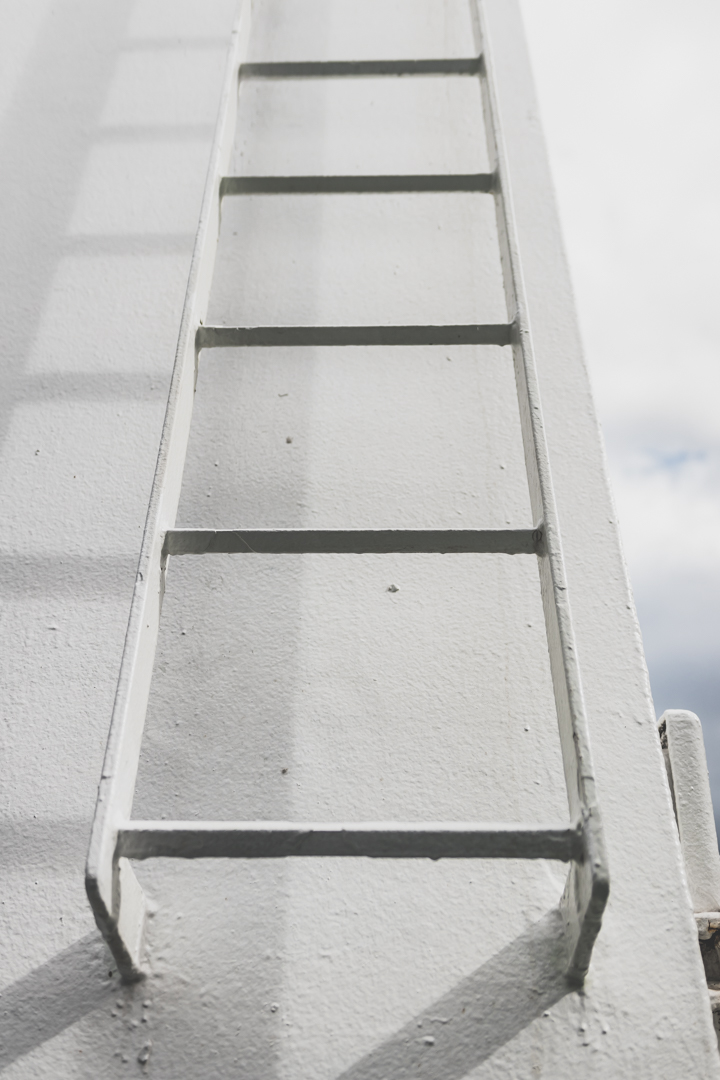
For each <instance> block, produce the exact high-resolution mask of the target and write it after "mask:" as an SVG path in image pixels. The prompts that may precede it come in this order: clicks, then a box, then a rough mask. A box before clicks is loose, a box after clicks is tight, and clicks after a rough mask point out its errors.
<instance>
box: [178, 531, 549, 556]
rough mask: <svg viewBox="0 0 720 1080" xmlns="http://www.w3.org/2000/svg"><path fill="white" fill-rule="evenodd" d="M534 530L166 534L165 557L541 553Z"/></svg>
mask: <svg viewBox="0 0 720 1080" xmlns="http://www.w3.org/2000/svg"><path fill="white" fill-rule="evenodd" d="M543 551H544V548H543V530H542V528H536V529H169V530H168V531H167V532H166V533H165V540H164V543H163V554H164V555H211V554H257V555H310V554H319V555H328V554H334V555H390V554H403V555H410V554H433V555H434V554H439V555H446V554H471V553H477V554H503V555H541V554H543Z"/></svg>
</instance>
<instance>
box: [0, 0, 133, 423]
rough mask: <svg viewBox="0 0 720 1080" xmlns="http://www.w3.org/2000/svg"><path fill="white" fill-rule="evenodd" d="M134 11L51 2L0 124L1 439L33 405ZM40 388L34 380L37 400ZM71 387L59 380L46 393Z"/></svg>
mask: <svg viewBox="0 0 720 1080" xmlns="http://www.w3.org/2000/svg"><path fill="white" fill-rule="evenodd" d="M131 8H132V2H131V0H113V2H110V0H102V2H98V0H64V2H62V3H55V4H52V5H50V10H49V13H48V17H47V18H46V20H45V22H44V25H43V26H42V29H41V31H40V33H39V34H38V37H37V41H36V45H35V48H34V50H33V52H32V54H31V56H30V57H29V58H28V62H27V63H26V65H25V71H24V75H23V77H22V79H21V80H20V82H19V84H18V88H17V92H16V94H15V96H14V99H13V102H12V105H11V106H10V108H9V109H8V111H7V113H6V115H5V117H4V118H3V122H2V124H0V147H1V148H2V151H3V153H2V154H1V155H0V201H1V202H2V205H3V207H4V209H5V215H4V221H3V257H2V259H1V260H0V293H2V295H3V298H4V303H5V305H6V308H5V311H6V316H5V318H4V319H3V322H2V326H3V343H4V346H5V347H4V350H3V361H4V371H3V384H4V393H3V400H2V405H0V441H2V440H4V438H5V435H6V432H7V428H8V424H9V422H10V419H11V417H12V413H13V409H14V408H15V406H16V405H17V404H18V402H20V401H24V400H26V398H27V391H28V387H27V386H26V383H25V362H26V360H27V357H28V355H29V352H30V349H31V348H32V344H33V341H34V339H35V336H36V334H37V331H38V326H39V320H40V317H41V314H42V312H43V310H44V308H45V303H46V299H47V296H48V293H49V291H50V288H51V285H52V280H53V277H54V275H55V272H56V269H57V266H58V263H59V261H60V259H61V258H62V256H63V255H64V254H65V253H66V248H67V239H66V232H67V226H68V222H69V221H70V217H71V214H72V212H73V208H74V206H75V201H76V198H77V194H78V191H79V188H80V183H81V179H82V176H83V173H84V170H85V167H86V161H87V157H88V154H89V152H90V148H91V146H92V145H93V142H94V140H95V139H96V137H97V132H96V125H97V121H98V116H99V113H100V110H101V109H102V106H103V103H104V101H105V97H106V91H107V87H108V85H109V83H110V79H111V78H112V74H113V71H114V68H115V63H114V61H115V54H116V51H117V47H118V44H117V43H118V41H121V40H122V30H123V28H124V26H125V24H126V22H127V20H128V17H129V14H130V11H131ZM59 42H61V47H58V43H59ZM58 87H61V88H62V92H58ZM28 118H31V119H30V121H29V120H28ZM18 146H20V147H23V153H22V154H18V153H17V152H16V150H17V147H18ZM14 151H15V152H14ZM50 175H51V176H52V183H51V185H50V186H48V176H50ZM55 382H57V380H55ZM61 382H62V380H61ZM34 389H37V388H36V384H35V382H33V381H32V380H31V385H30V391H31V393H32V391H33V390H34ZM66 389H67V387H65V386H64V384H63V385H61V386H55V383H53V386H51V387H45V388H43V391H42V395H43V396H44V397H46V396H48V395H49V394H52V392H53V390H59V391H63V390H66Z"/></svg>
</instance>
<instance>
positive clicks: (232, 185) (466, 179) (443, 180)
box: [220, 173, 495, 199]
mask: <svg viewBox="0 0 720 1080" xmlns="http://www.w3.org/2000/svg"><path fill="white" fill-rule="evenodd" d="M494 184H495V176H494V175H493V173H438V174H435V175H422V174H418V175H412V174H411V175H408V176H399V175H393V176H223V178H222V180H221V181H220V198H221V199H222V198H224V197H225V196H226V195H379V194H383V195H387V194H392V193H393V192H400V193H402V194H407V193H409V192H411V191H418V192H423V191H428V192H431V191H438V192H440V191H444V192H452V191H480V192H485V193H490V192H491V191H492V190H493V186H494Z"/></svg>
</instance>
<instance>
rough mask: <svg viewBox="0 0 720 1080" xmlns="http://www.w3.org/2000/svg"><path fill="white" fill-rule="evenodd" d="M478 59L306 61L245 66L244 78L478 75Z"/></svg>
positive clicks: (242, 77)
mask: <svg viewBox="0 0 720 1080" xmlns="http://www.w3.org/2000/svg"><path fill="white" fill-rule="evenodd" d="M480 65H481V58H480V57H479V56H469V57H457V58H454V59H435V60H310V61H307V60H304V61H300V62H297V61H281V62H279V63H262V64H242V65H241V67H240V78H241V79H328V78H331V79H342V78H354V79H357V78H362V77H366V78H367V77H373V76H378V75H479V74H480Z"/></svg>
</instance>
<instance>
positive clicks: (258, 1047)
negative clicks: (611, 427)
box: [0, 0, 718, 1080]
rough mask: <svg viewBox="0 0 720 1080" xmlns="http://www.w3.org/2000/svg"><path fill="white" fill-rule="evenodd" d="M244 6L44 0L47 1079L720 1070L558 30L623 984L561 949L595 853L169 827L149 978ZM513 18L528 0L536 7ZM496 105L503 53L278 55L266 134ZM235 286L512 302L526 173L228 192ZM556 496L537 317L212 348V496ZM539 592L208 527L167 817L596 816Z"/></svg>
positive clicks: (591, 578)
mask: <svg viewBox="0 0 720 1080" xmlns="http://www.w3.org/2000/svg"><path fill="white" fill-rule="evenodd" d="M233 6H234V5H233V4H231V3H229V2H226V0H222V2H221V0H212V2H208V0H204V2H203V3H202V4H199V3H190V2H189V0H174V2H173V3H163V2H161V0H136V2H135V3H131V2H130V0H126V2H117V0H114V2H113V3H112V4H110V3H107V2H106V0H93V2H92V3H90V2H89V0H74V2H73V0H58V2H57V3H54V4H47V5H42V4H37V5H32V6H30V7H29V9H28V10H27V11H26V10H25V9H17V6H16V5H10V4H5V5H4V9H5V10H4V11H3V17H4V25H5V26H6V27H8V28H9V29H8V32H7V34H6V37H5V39H4V40H3V43H2V46H0V47H1V48H2V50H3V52H5V51H7V56H8V63H7V67H4V68H3V70H4V72H5V73H9V74H4V76H3V79H4V81H3V82H2V84H0V107H2V110H3V112H2V115H1V116H0V141H1V142H2V151H3V153H2V157H1V158H0V192H1V193H2V198H3V202H4V204H5V205H6V206H8V207H9V208H10V213H8V214H7V215H6V217H5V219H4V225H3V234H4V242H3V247H2V254H1V255H0V275H1V276H0V284H1V286H2V290H3V301H4V302H3V315H2V319H3V333H2V340H3V369H2V378H3V411H2V425H3V430H2V438H3V443H2V450H1V453H2V463H1V468H0V492H1V495H2V500H3V516H2V523H1V524H0V528H1V530H2V545H3V546H2V564H1V566H2V584H3V593H4V603H3V609H2V626H3V634H4V646H3V671H4V680H5V688H6V689H5V694H4V700H3V785H2V786H3V796H2V798H3V803H2V808H3V824H2V832H1V833H0V835H1V837H2V850H3V863H4V874H3V906H2V942H3V958H4V963H3V970H2V983H3V991H2V997H0V1025H1V1026H0V1031H1V1033H2V1048H1V1049H0V1063H1V1064H2V1067H3V1068H5V1075H7V1076H9V1077H23V1078H24V1077H57V1076H61V1077H75V1076H77V1077H93V1078H94V1077H98V1076H102V1077H115V1076H126V1075H137V1074H138V1073H141V1072H143V1071H146V1072H147V1073H148V1075H155V1076H157V1077H163V1078H171V1077H172V1078H173V1080H175V1078H179V1077H184V1076H188V1077H191V1076H192V1077H196V1076H203V1077H212V1078H215V1077H218V1078H219V1077H230V1076H232V1077H235V1076H238V1075H240V1076H247V1077H253V1078H257V1080H265V1078H271V1077H278V1078H290V1077H292V1078H296V1077H301V1076H302V1077H318V1078H323V1080H325V1078H327V1080H330V1078H335V1077H339V1076H341V1075H347V1076H350V1077H353V1080H361V1078H362V1080H371V1078H377V1080H382V1078H383V1077H385V1078H387V1077H389V1076H393V1077H403V1076H409V1075H421V1076H437V1077H448V1078H450V1077H457V1078H459V1077H462V1076H465V1075H469V1074H472V1075H474V1076H476V1077H478V1078H479V1077H493V1078H495V1077H498V1078H499V1077H516V1076H518V1077H519V1076H523V1077H525V1076H532V1077H535V1076H538V1077H540V1076H546V1077H553V1078H554V1077H561V1076H568V1077H570V1076H572V1077H578V1076H583V1077H585V1076H587V1077H606V1076H624V1075H631V1074H632V1075H634V1076H638V1077H648V1078H650V1077H652V1078H653V1080H656V1078H658V1077H661V1078H667V1080H676V1078H678V1080H679V1078H681V1077H682V1078H685V1077H692V1076H697V1077H703V1078H705V1077H710V1076H714V1075H716V1074H717V1072H718V1067H717V1052H716V1049H715V1041H714V1035H713V1031H712V1026H711V1021H710V1013H709V1008H708V1006H707V1002H706V1000H705V991H704V987H703V976H702V968H701V964H700V958H699V953H698V951H697V945H696V939H695V931H694V927H693V925H692V920H691V915H690V906H689V900H688V896H687V891H686V887H685V884H684V880H683V877H682V871H681V867H680V861H679V851H678V844H677V838H676V835H675V833H674V825H673V822H672V818H671V809H670V803H669V795H668V792H667V786H666V783H665V780H664V774H663V767H662V759H661V755H660V749H659V746H658V744H657V738H656V734H655V724H654V717H653V715H652V710H651V705H650V701H649V695H648V689H647V681H646V676H645V671H644V665H643V660H642V652H641V646H640V641H639V637H638V633H637V626H636V622H635V618H634V613H633V610H632V602H631V600H630V597H629V594H628V590H627V585H626V581H625V576H624V569H623V563H622V557H621V554H620V550H619V545H618V540H617V533H616V528H615V524H614V518H613V511H612V506H611V502H610V499H609V496H608V494H607V488H606V482H605V476H604V469H603V461H602V454H601V450H600V446H599V440H598V435H597V430H596V426H595V420H594V414H593V409H592V401H591V397H590V392H589V388H588V384H587V378H586V374H585V370H584V367H583V366H582V362H581V360H580V350H579V346H578V342H577V337H576V331H575V328H574V324H573V322H572V318H571V308H570V307H569V305H570V296H569V290H568V286H567V279H566V276H565V269H564V261H563V256H562V251H561V249H560V247H559V240H558V236H557V230H556V220H555V216H554V208H553V206H552V205H551V204H549V203H548V201H547V199H546V196H545V194H541V193H542V192H543V191H544V188H543V183H544V181H543V172H542V170H543V169H544V158H543V156H542V149H541V147H539V146H538V142H537V140H538V139H539V128H538V124H537V119H536V117H535V114H534V112H533V111H532V94H531V90H530V89H529V88H528V87H527V86H526V85H525V82H524V81H523V80H524V78H525V75H524V72H523V68H522V64H520V66H517V65H516V66H514V67H513V68H512V70H509V69H508V68H506V67H504V66H502V65H501V67H500V70H499V79H500V83H501V87H500V89H501V94H502V97H503V100H504V101H505V102H506V108H507V109H508V116H507V119H508V122H509V131H510V137H509V155H510V159H511V167H512V168H513V171H514V175H515V182H516V185H520V186H519V188H518V190H519V192H520V193H521V194H520V195H517V196H516V209H517V213H518V219H519V223H520V227H521V230H522V231H523V232H524V234H525V236H526V238H527V239H528V241H529V242H530V247H529V248H527V249H526V258H527V259H528V263H527V268H526V269H527V279H526V285H527V288H528V293H529V300H530V305H531V316H532V319H533V326H534V331H535V336H536V339H537V343H538V363H539V368H540V379H541V390H542V393H543V398H544V406H545V413H546V422H547V427H548V438H549V443H550V452H551V456H552V463H553V468H554V473H555V478H556V485H557V487H556V494H557V500H558V507H559V513H560V518H561V524H562V526H563V529H564V537H565V551H566V559H567V563H568V575H569V579H570V587H571V589H572V599H573V610H574V615H575V622H576V634H577V638H578V648H579V651H580V654H581V661H582V665H583V673H584V679H585V689H586V696H587V703H588V713H589V719H590V725H591V737H592V740H593V749H594V754H595V760H596V768H597V778H598V789H599V795H600V800H601V806H602V808H603V811H604V815H605V825H606V831H607V840H608V848H609V857H610V865H611V872H612V894H611V900H610V906H609V908H608V911H607V913H606V916H605V922H604V926H603V930H602V933H601V936H600V938H599V940H598V944H597V946H596V951H595V953H594V956H593V965H592V968H591V971H590V975H589V977H588V980H587V983H586V986H585V991H584V993H582V994H577V993H568V992H567V990H566V988H565V987H564V986H563V985H562V983H560V982H559V981H558V980H557V978H556V977H555V976H554V975H553V970H554V966H553V956H554V953H555V951H556V949H557V940H558V928H557V925H556V923H555V919H554V916H553V914H552V908H553V905H554V904H555V903H556V901H557V898H558V896H559V894H560V891H561V889H562V885H563V878H564V875H563V873H562V871H561V868H560V867H557V866H555V865H552V864H534V865H533V864H528V863H502V862H498V863H472V864H471V863H467V864H465V863H458V864H454V865H447V866H446V865H444V864H443V863H442V862H440V863H430V864H428V865H424V864H423V863H417V864H406V865H403V866H397V865H389V864H384V863H382V864H381V863H378V864H376V863H370V862H367V863H366V862H365V861H361V860H358V861H357V862H356V861H355V860H347V861H342V862H341V863H333V862H330V861H325V862H324V861H307V862H303V863H302V864H301V865H297V864H296V865H282V864H275V865H274V864H271V863H257V864H255V865H250V864H243V863H242V862H238V863H229V862H228V863H226V862H223V861H218V862H213V863H206V862H198V863H196V864H190V865H183V864H181V863H177V862H170V861H166V862H161V861H158V862H155V863H148V864H145V865H143V866H141V867H140V868H139V871H138V872H139V875H140V876H141V880H142V881H143V884H144V885H145V887H146V889H147V892H148V894H149V896H150V897H151V898H152V900H153V901H154V903H155V905H156V914H155V916H154V918H153V920H152V921H151V924H150V928H149V935H148V944H149V960H150V966H151V970H152V975H151V978H150V979H149V980H148V981H147V982H146V983H145V984H144V985H142V986H140V987H136V988H134V989H120V988H118V986H117V976H116V975H115V974H109V973H110V972H111V971H113V964H112V961H111V960H110V959H109V957H108V954H107V952H106V950H105V948H104V946H103V945H102V943H101V942H100V940H99V936H98V934H97V932H96V931H95V929H94V927H93V924H92V919H91V916H90V913H89V909H88V906H87V903H86V900H85V897H84V892H83V887H82V867H83V860H84V854H85V847H86V843H87V837H88V832H89V823H90V818H91V815H92V809H93V802H94V795H95V788H96V783H97V779H98V777H99V772H100V764H101V758H102V750H103V746H104V741H105V737H106V734H107V726H108V720H109V715H110V709H111V704H112V697H113V692H114V683H115V679H116V675H117V668H118V664H119V659H120V652H121V648H122V640H123V634H124V629H125V621H126V618H127V611H128V605H129V599H130V592H131V588H132V581H133V575H134V562H135V559H136V556H137V551H138V548H139V542H140V531H141V528H142V523H143V518H144V512H145V506H146V501H147V496H148V493H149V487H150V482H151V476H152V470H153V466H154V456H155V451H156V447H157V441H158V438H159V433H160V425H161V422H162V413H163V407H164V399H165V394H166V390H167V383H168V378H169V373H170V365H171V361H172V356H173V352H174V344H175V336H176V333H177V326H178V322H179V313H180V308H181V304H182V297H183V290H184V279H185V275H186V273H187V268H188V263H189V255H190V250H191V245H192V234H193V231H194V227H195V223H196V220H197V213H198V209H199V201H200V193H201V189H202V182H203V177H204V171H205V164H206V160H207V153H208V149H209V140H210V137H211V131H212V121H213V118H214V110H215V106H216V98H217V94H218V89H219V79H220V75H221V71H222V60H223V52H224V44H225V41H226V38H227V34H228V32H229V28H230V24H231V20H232V16H233ZM256 10H257V19H256V27H255V36H254V39H253V55H254V57H255V58H256V59H265V60H271V59H310V58H323V57H328V58H330V57H334V58H351V57H352V58H364V57H376V56H379V55H383V56H388V57H401V56H420V55H466V54H467V53H468V52H469V50H470V49H471V47H472V43H471V35H470V27H469V21H468V19H467V17H466V9H465V5H464V4H463V3H460V2H459V0H458V2H456V0H452V2H451V0H446V2H441V0H412V2H410V0H405V2H402V0H392V2H391V3H389V2H388V0H383V2H382V3H380V2H379V0H365V2H364V3H363V4H362V5H357V4H356V3H353V4H351V3H349V2H346V0H332V2H330V0H303V2H299V0H293V2H292V3H288V2H280V0H274V2H273V3H270V2H267V0H265V2H262V3H260V2H259V3H257V5H256ZM514 12H515V8H514V6H513V5H512V4H504V3H500V2H499V0H491V4H490V14H491V17H492V20H493V24H494V25H495V26H496V31H497V33H498V35H503V34H505V33H507V34H510V35H513V34H514V33H515V28H514V25H513V19H514V17H515V16H514ZM498 40H499V41H500V40H501V38H499V39H498ZM10 61H12V62H10ZM0 66H2V65H0ZM13 80H14V81H13ZM473 90H474V91H475V93H474V94H473V92H472V91H473ZM480 123H481V121H480V116H479V108H478V97H477V88H476V87H474V86H473V84H472V83H471V82H470V81H469V80H446V81H443V80H437V79H427V80H413V81H412V82H410V81H409V80H400V81H398V82H380V81H379V80H367V81H363V82H362V83H359V84H352V83H349V82H348V83H344V84H341V85H340V86H339V87H337V88H330V87H327V86H322V85H320V84H312V83H303V84H296V85H290V84H285V85H279V86H273V85H270V84H268V85H264V84H256V85H253V86H252V87H250V88H248V89H247V91H246V92H244V99H243V104H242V108H241V117H240V125H241V134H240V135H239V138H238V168H239V169H242V170H244V171H246V172H263V171H268V172H272V171H275V172H312V171H328V172H330V171H337V172H342V171H347V172H351V171H368V172H372V171H377V172H392V171H396V170H397V171H413V170H417V171H434V170H437V171H441V170H458V171H471V170H481V169H484V168H486V167H487V165H488V162H487V158H486V156H485V152H484V149H483V148H482V145H481V140H480V139H479V137H478V134H477V131H478V125H480ZM235 234H237V235H235ZM221 279H222V280H221ZM213 305H214V309H213V317H214V318H217V319H218V320H219V321H221V320H224V321H228V322H231V321H234V320H235V318H247V319H248V320H254V319H257V320H258V321H268V322H269V321H273V320H278V321H282V322H291V321H293V320H297V321H298V322H312V321H315V320H317V321H323V320H327V321H328V322H331V321H332V322H335V321H337V322H341V321H345V320H347V321H358V322H382V321H384V320H388V321H391V320H392V321H398V322H402V321H403V320H405V319H407V321H408V322H410V321H418V322H421V321H432V320H435V319H437V320H438V321H453V320H455V319H457V320H458V321H461V320H466V319H467V320H468V321H470V320H471V319H475V318H477V319H478V320H479V319H487V320H488V321H491V320H494V319H496V318H497V319H499V320H502V318H503V316H504V311H503V306H502V298H501V292H500V288H499V280H498V267H497V254H496V249H495V246H494V223H493V218H492V214H491V213H490V202H489V199H488V198H487V197H486V196H477V197H470V196H442V195H441V196H429V195H419V196H413V197H412V198H409V199H401V198H400V197H398V196H363V197H360V198H357V199H356V198H354V197H353V198H350V197H342V196H335V197H322V198H319V199H315V200H312V201H310V200H308V199H305V198H300V197H292V198H284V199H270V198H267V197H253V198H247V199H242V200H240V199H236V200H233V201H228V202H227V203H226V206H225V211H224V214H223V235H222V238H221V248H220V258H219V260H218V287H217V288H216V290H215V294H214V300H213ZM288 440H290V441H288ZM528 515H529V507H528V499H527V491H526V486H525V481H524V476H523V467H522V456H521V448H520V432H519V421H518V415H517V407H516V405H515V398H514V387H513V380H512V375H511V369H510V361H509V357H507V356H506V355H505V352H504V351H503V350H502V349H493V348H477V349H471V348H457V349H451V350H439V349H425V350H402V349H397V350H383V349H376V350H369V349H366V350H363V349H355V350H343V351H342V352H334V351H333V350H327V351H323V350H314V351H313V350H304V351H303V352H301V353H298V352H292V351H291V350H285V351H282V350H277V351H266V350H257V351H246V352H244V353H242V354H240V353H239V352H234V351H232V350H227V351H226V352H223V353H215V354H214V355H212V357H204V358H203V360H202V363H201V372H200V378H199V381H198V392H197V403H196V413H195V423H194V428H193V433H192V436H191V446H190V452H189V458H188V468H187V474H186V483H185V486H184V491H183V497H182V500H181V510H180V515H179V519H178V524H180V525H205V526H207V527H211V526H218V527H222V526H227V525H229V526H233V525H237V524H245V525H251V526H263V525H265V526H287V527H303V526H308V527H309V526H313V527H318V528H321V527H327V528H332V527H340V526H347V525H351V526H355V527H361V526H376V527H393V526H394V527H422V526H426V525H433V526H442V527H452V526H454V525H461V526H462V527H466V528H470V527H483V526H489V527H496V528H500V527H504V526H505V525H508V524H509V525H510V526H517V527H521V526H523V525H526V524H528V523H529V522H528ZM390 586H394V587H395V589H396V590H397V591H390ZM538 592H539V590H538V582H537V571H536V567H535V565H534V563H533V560H532V558H530V557H524V556H513V557H511V556H481V557H475V556H412V557H400V556H368V557H364V556H363V557H361V556H326V557H321V556H308V557H303V558H294V557H269V556H268V557H261V556H247V557H243V558H237V557H230V556H204V557H198V558H191V557H187V558H184V559H181V560H177V561H176V562H175V563H174V564H172V565H171V569H170V574H169V578H168V593H167V597H166V603H165V608H164V612H163V627H162V636H161V644H160V649H159V653H158V659H157V664H156V680H155V685H154V691H153V697H152V701H151V708H150V712H149V717H148V727H147V734H146V741H145V745H144V751H143V759H142V763H141V771H140V777H139V784H138V792H137V797H136V805H135V813H136V814H137V815H141V814H148V815H150V814H152V815H157V816H159V817H162V816H165V817H175V816H181V817H205V816H215V815H216V816H218V817H236V818H237V817H242V816H248V817H254V816H258V817H285V816H287V817H298V818H302V817H313V816H315V817H319V818H326V819H328V820H332V819H335V818H338V817H340V816H345V815H347V816H349V817H358V818H364V817H367V818H379V817H388V818H391V817H405V818H408V819H411V820H412V819H418V818H422V817H428V816H437V817H438V818H442V817H444V816H447V817H458V816H465V815H467V816H468V817H470V818H474V817H477V818H483V817H487V818H505V819H507V820H510V821H526V820H527V821H530V822H533V821H537V820H543V819H546V818H549V819H555V818H559V819H560V820H562V818H563V816H564V813H565V795H564V789H563V781H562V770H561V765H560V758H559V748H558V740H557V735H556V732H555V727H554V725H555V721H554V711H553V706H552V701H551V691H550V685H549V673H548V662H547V654H546V649H545V642H544V631H543V627H542V615H541V611H540V603H539V596H538ZM649 940H650V941H651V943H652V946H651V947H648V942H649ZM658 987H662V988H663V993H662V995H659V994H658ZM149 1043H152V1046H151V1047H150V1046H149V1045H148V1044H149ZM138 1056H140V1057H141V1058H146V1060H145V1061H143V1062H141V1061H139V1060H138ZM124 1058H126V1059H127V1060H126V1061H125V1060H123V1059H124Z"/></svg>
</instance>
